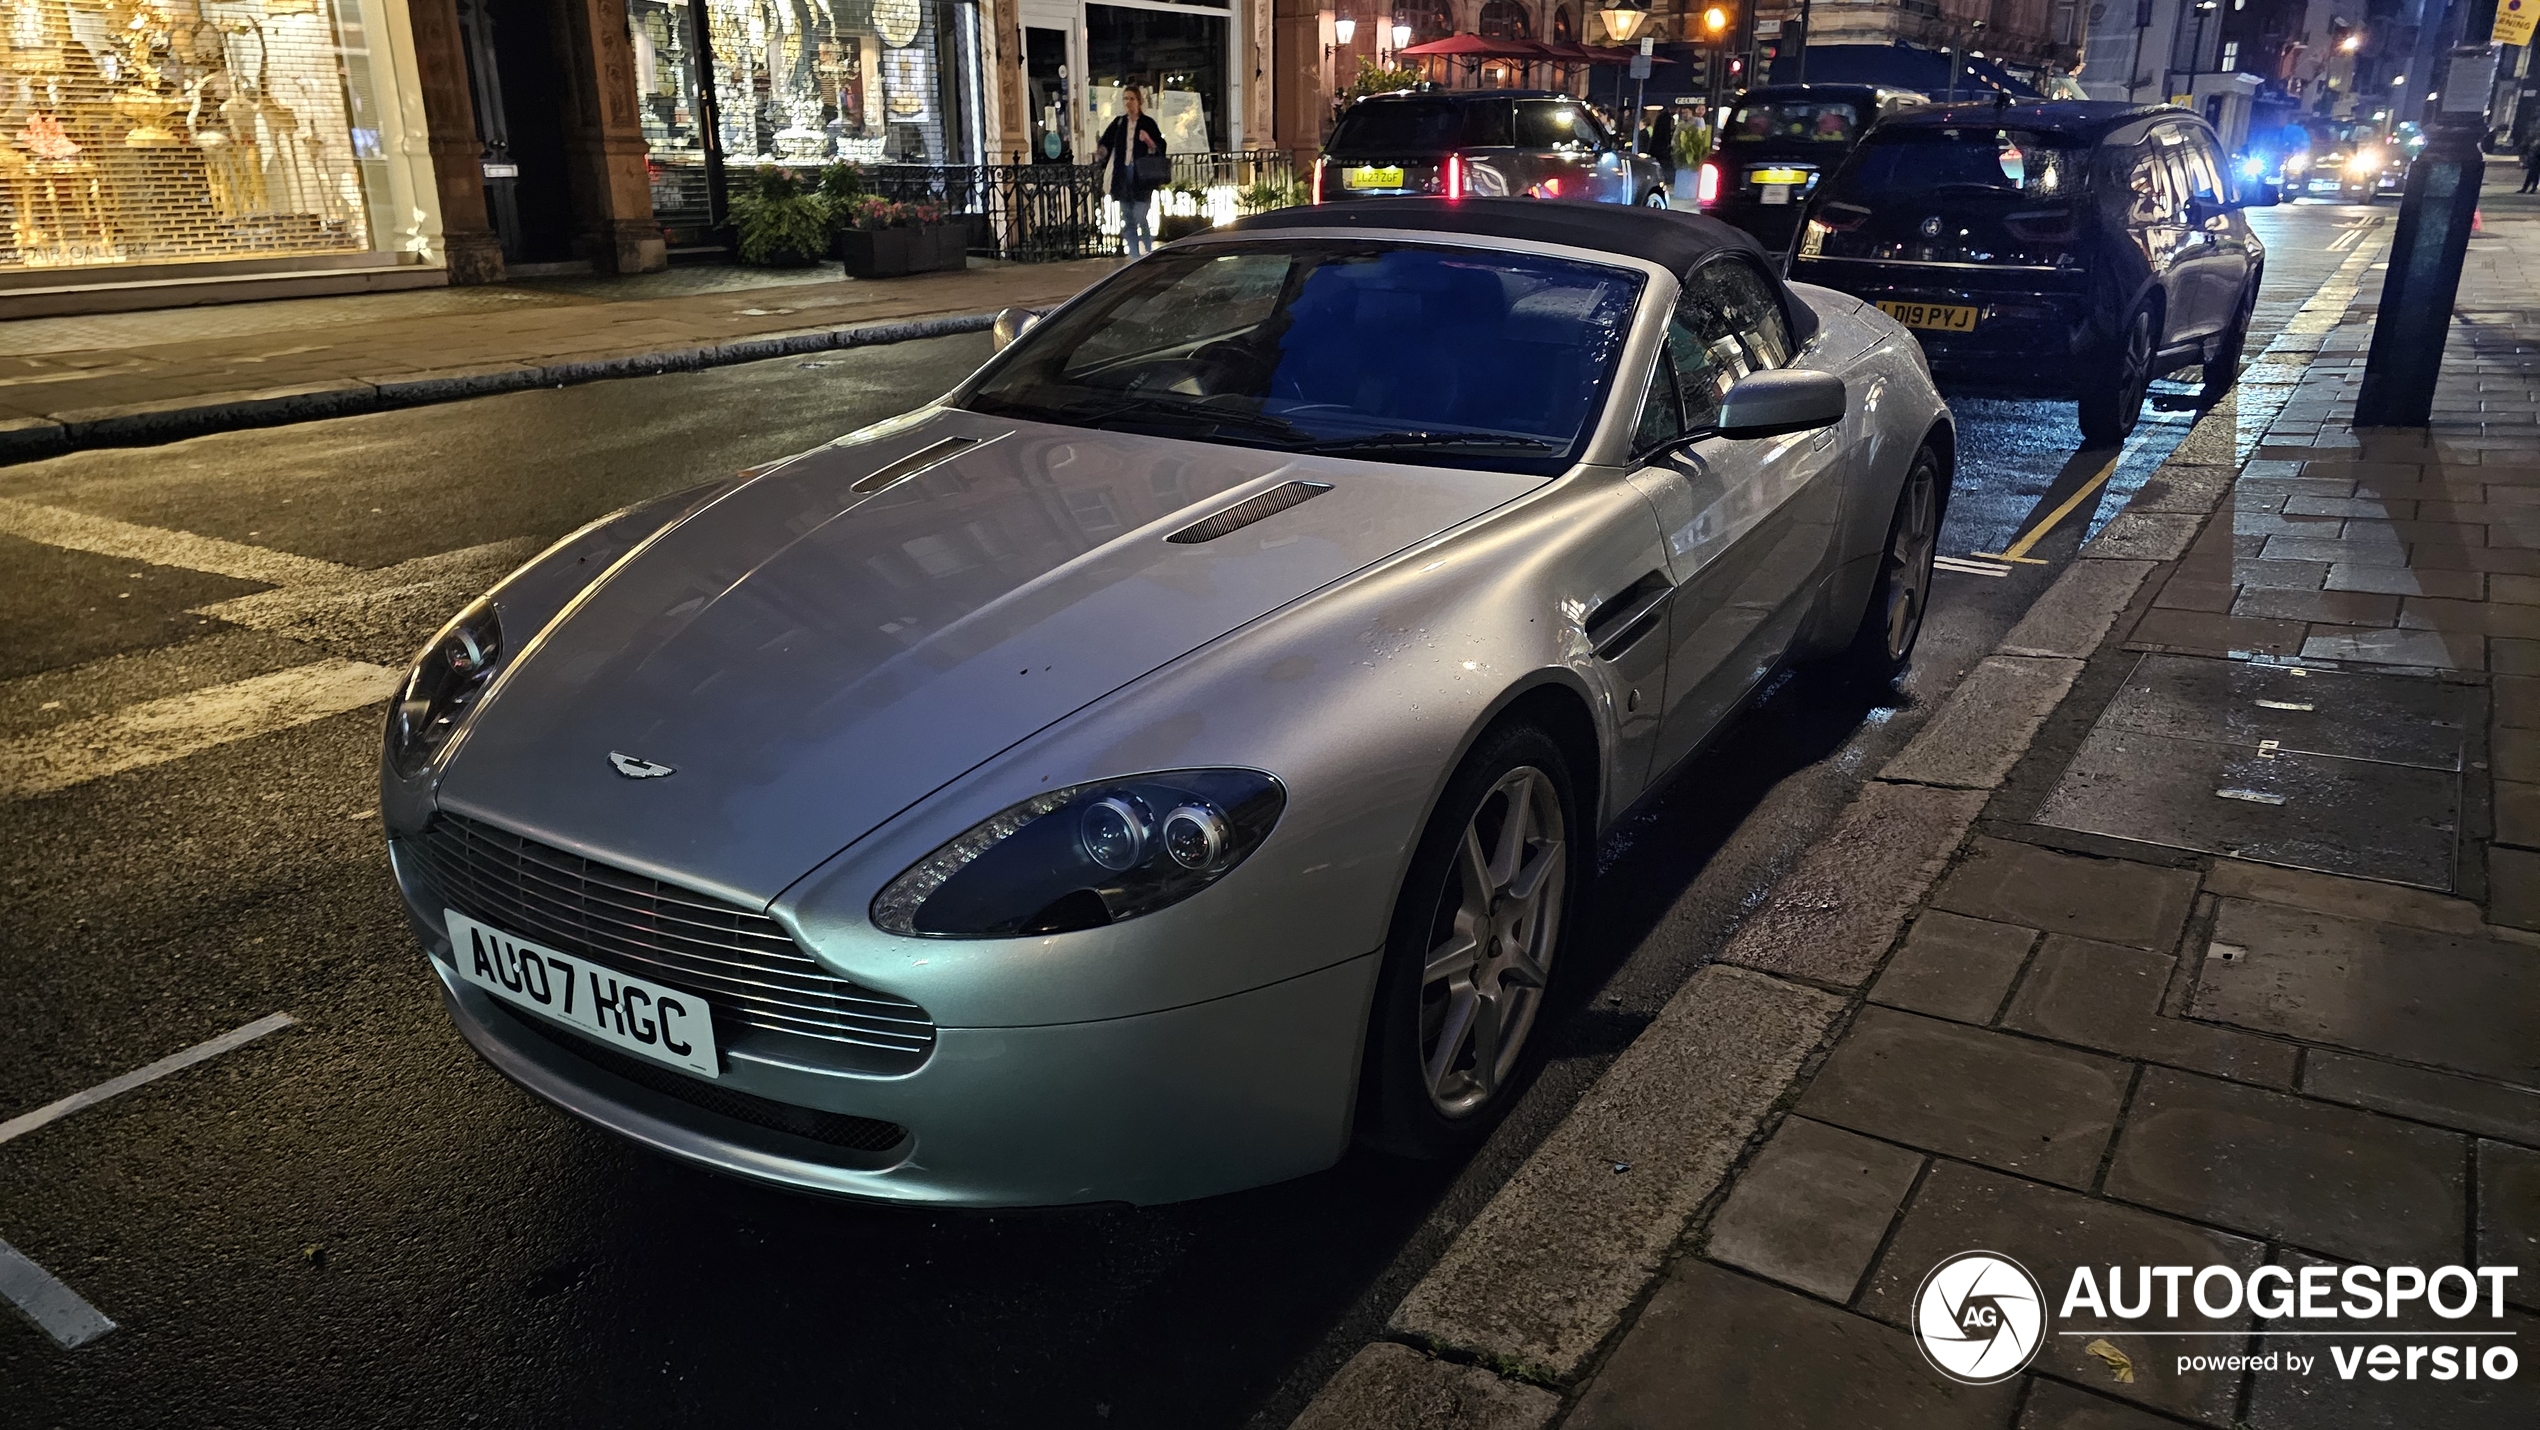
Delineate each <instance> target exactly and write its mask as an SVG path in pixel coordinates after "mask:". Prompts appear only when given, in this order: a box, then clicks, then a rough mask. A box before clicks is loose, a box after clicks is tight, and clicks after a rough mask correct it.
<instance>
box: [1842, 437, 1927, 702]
mask: <svg viewBox="0 0 2540 1430" xmlns="http://www.w3.org/2000/svg"><path fill="white" fill-rule="evenodd" d="M1940 508H1941V493H1940V458H1939V457H1938V456H1936V455H1934V453H1933V452H1932V449H1931V448H1929V447H1925V448H1923V449H1922V450H1921V451H1919V452H1916V453H1915V454H1914V464H1913V465H1912V466H1911V467H1908V468H1907V469H1906V471H1905V485H1904V486H1903V487H1902V488H1901V489H1899V490H1898V492H1897V494H1896V512H1895V514H1894V515H1892V516H1890V517H1889V518H1888V519H1887V546H1886V547H1885V549H1884V550H1882V551H1881V552H1880V554H1879V574H1878V579H1877V580H1875V581H1873V582H1872V583H1871V584H1870V599H1869V602H1868V604H1867V605H1866V606H1865V607H1864V608H1863V609H1862V611H1861V625H1860V628H1859V629H1858V630H1857V631H1855V632H1854V633H1853V636H1852V645H1851V647H1850V648H1849V649H1848V650H1846V651H1845V652H1844V654H1843V658H1842V668H1843V672H1844V674H1845V675H1847V676H1849V677H1850V678H1852V679H1853V680H1855V681H1857V682H1858V683H1860V684H1861V685H1863V686H1864V687H1867V688H1871V689H1882V690H1883V689H1886V688H1887V687H1889V686H1891V685H1893V684H1894V683H1895V681H1896V677H1898V676H1900V675H1902V674H1904V673H1905V667H1906V666H1907V665H1908V664H1909V663H1911V661H1912V660H1913V658H1914V643H1915V642H1916V641H1917V640H1920V639H1921V638H1922V634H1923V617H1924V616H1925V615H1926V614H1927V613H1928V612H1929V610H1930V605H1931V581H1932V559H1933V558H1934V557H1935V556H1937V555H1939V553H1940Z"/></svg>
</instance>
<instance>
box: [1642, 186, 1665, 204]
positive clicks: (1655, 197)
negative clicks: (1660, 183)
mask: <svg viewBox="0 0 2540 1430" xmlns="http://www.w3.org/2000/svg"><path fill="white" fill-rule="evenodd" d="M1640 206H1641V207H1642V208H1645V209H1663V208H1665V207H1667V191H1666V190H1665V189H1651V190H1650V191H1649V192H1648V193H1645V194H1643V195H1641V196H1640Z"/></svg>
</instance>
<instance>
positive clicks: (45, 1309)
mask: <svg viewBox="0 0 2540 1430" xmlns="http://www.w3.org/2000/svg"><path fill="white" fill-rule="evenodd" d="M0 1296H6V1297H8V1298H9V1303H10V1304H11V1305H13V1306H15V1307H17V1308H18V1309H19V1310H21V1311H23V1312H25V1313H26V1318H27V1319H28V1320H30V1321H33V1322H35V1324H36V1325H38V1326H41V1327H42V1328H43V1329H44V1333H45V1334H46V1335H48V1336H51V1337H52V1338H53V1339H54V1340H55V1341H57V1342H59V1343H60V1345H61V1347H62V1349H64V1350H76V1349H77V1348H79V1347H81V1346H84V1345H86V1344H88V1343H89V1342H90V1341H93V1340H95V1339H97V1338H98V1337H99V1336H102V1335H104V1334H106V1333H107V1332H108V1331H111V1330H113V1329H114V1328H115V1323H114V1322H112V1321H110V1320H107V1319H106V1315H105V1313H104V1312H102V1311H100V1310H98V1309H97V1308H96V1307H94V1306H91V1305H89V1304H88V1302H87V1301H85V1300H83V1299H81V1297H80V1294H79V1293H78V1292H77V1291H74V1290H72V1289H71V1288H69V1287H68V1286H65V1285H63V1284H62V1283H61V1282H60V1281H58V1280H56V1279H55V1278H54V1276H53V1273H51V1272H49V1271H47V1270H45V1269H44V1268H43V1267H41V1266H38V1265H36V1264H35V1263H34V1262H32V1261H29V1260H27V1259H26V1255H25V1253H23V1252H21V1251H19V1250H18V1249H17V1248H16V1247H14V1246H11V1245H10V1244H9V1243H7V1242H5V1241H0Z"/></svg>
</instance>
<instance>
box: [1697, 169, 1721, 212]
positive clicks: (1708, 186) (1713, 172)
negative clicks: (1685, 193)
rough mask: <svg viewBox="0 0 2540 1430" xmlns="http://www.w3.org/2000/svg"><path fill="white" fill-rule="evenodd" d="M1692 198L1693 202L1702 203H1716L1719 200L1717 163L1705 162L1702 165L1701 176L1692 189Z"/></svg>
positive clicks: (1718, 170)
mask: <svg viewBox="0 0 2540 1430" xmlns="http://www.w3.org/2000/svg"><path fill="white" fill-rule="evenodd" d="M1693 199H1694V202H1695V203H1702V204H1716V203H1718V202H1719V201H1720V166H1719V165H1717V164H1707V163H1706V164H1704V165H1703V166H1702V177H1701V179H1700V180H1699V181H1698V182H1697V186H1696V187H1695V189H1694V195H1693Z"/></svg>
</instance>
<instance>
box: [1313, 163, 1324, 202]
mask: <svg viewBox="0 0 2540 1430" xmlns="http://www.w3.org/2000/svg"><path fill="white" fill-rule="evenodd" d="M1314 202H1316V203H1318V204H1319V203H1321V202H1323V161H1322V160H1320V159H1317V160H1315V161H1314Z"/></svg>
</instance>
